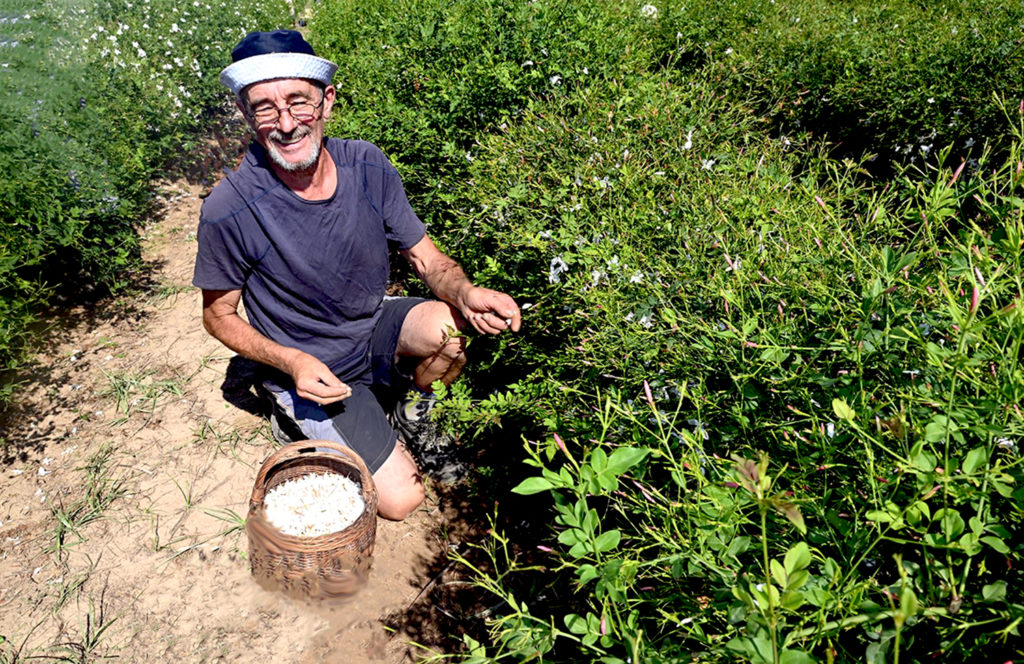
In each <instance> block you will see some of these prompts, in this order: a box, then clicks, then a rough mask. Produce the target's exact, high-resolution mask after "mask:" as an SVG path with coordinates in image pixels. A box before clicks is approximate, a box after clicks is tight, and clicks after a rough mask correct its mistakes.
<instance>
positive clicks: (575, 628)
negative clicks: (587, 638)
mask: <svg viewBox="0 0 1024 664" xmlns="http://www.w3.org/2000/svg"><path fill="white" fill-rule="evenodd" d="M563 621H564V622H565V627H566V629H568V630H569V631H570V632H571V633H573V634H586V633H587V621H586V619H585V618H583V616H580V615H577V614H575V613H570V614H568V615H567V616H565V618H564V619H563Z"/></svg>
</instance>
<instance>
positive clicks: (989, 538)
mask: <svg viewBox="0 0 1024 664" xmlns="http://www.w3.org/2000/svg"><path fill="white" fill-rule="evenodd" d="M981 541H982V542H984V543H985V544H988V545H989V546H990V547H992V548H993V549H995V550H996V551H998V552H999V553H1002V554H1007V553H1010V547H1008V546H1006V542H1004V541H1003V540H1001V539H1000V538H998V537H996V536H995V535H985V536H984V537H982V538H981Z"/></svg>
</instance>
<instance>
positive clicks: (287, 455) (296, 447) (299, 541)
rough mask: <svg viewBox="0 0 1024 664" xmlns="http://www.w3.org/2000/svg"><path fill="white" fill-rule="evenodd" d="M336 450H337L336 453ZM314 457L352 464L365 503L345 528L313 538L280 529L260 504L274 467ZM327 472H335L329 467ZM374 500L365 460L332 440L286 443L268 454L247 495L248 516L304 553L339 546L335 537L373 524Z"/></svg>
mask: <svg viewBox="0 0 1024 664" xmlns="http://www.w3.org/2000/svg"><path fill="white" fill-rule="evenodd" d="M318 447H321V448H329V449H331V450H332V451H331V452H321V451H319V450H317V449H316V448H318ZM335 452H337V454H336V453H335ZM317 457H320V458H323V459H327V460H331V461H340V462H343V463H348V464H349V465H350V466H354V467H355V469H356V470H357V471H358V472H359V483H360V494H361V495H362V497H363V502H364V506H363V512H362V514H360V515H359V516H358V517H356V520H355V521H353V522H352V523H351V524H349V526H348V527H346V528H344V529H342V530H338V531H335V532H333V533H327V534H324V535H315V536H313V537H301V536H298V535H288V534H286V533H283V532H281V530H280V529H278V528H276V527H275V526H274V525H273V524H271V523H270V521H269V520H268V519H267V517H266V509H265V506H264V504H263V499H264V497H266V485H267V480H268V479H269V478H270V477H271V476H272V474H273V471H274V470H275V469H276V468H278V467H279V466H281V465H283V464H285V463H287V462H288V461H294V460H298V461H301V460H310V459H316V458H317ZM327 472H335V471H333V470H328V471H327ZM377 500H378V498H377V488H376V486H375V485H374V482H373V476H372V475H371V474H370V469H369V468H368V467H367V466H366V463H365V462H364V461H363V460H362V458H360V457H359V455H358V454H356V453H355V452H353V451H352V450H350V449H349V448H347V447H345V446H344V445H341V444H339V443H335V442H334V441H330V440H303V441H299V442H296V443H289V444H288V445H285V446H284V447H282V448H281V449H279V450H277V451H276V452H274V453H273V454H271V455H270V457H268V458H267V460H266V461H264V462H263V465H262V466H261V467H260V471H259V473H258V474H257V476H256V482H255V483H254V484H253V489H252V495H251V496H250V498H249V515H248V518H249V519H258V520H259V521H260V522H261V523H262V524H263V525H265V526H266V527H267V528H269V529H270V530H272V531H273V532H274V535H275V538H278V539H279V542H280V543H281V544H283V545H286V546H287V547H288V548H289V549H290V550H295V551H306V552H310V551H320V550H324V549H330V548H334V547H336V546H338V544H339V542H337V541H336V540H339V539H341V540H346V539H348V538H349V536H350V535H352V534H353V533H360V532H362V531H364V530H366V529H367V528H368V527H371V526H376V519H377ZM342 543H344V542H342Z"/></svg>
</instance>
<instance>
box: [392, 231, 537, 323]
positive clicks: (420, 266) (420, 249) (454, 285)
mask: <svg viewBox="0 0 1024 664" xmlns="http://www.w3.org/2000/svg"><path fill="white" fill-rule="evenodd" d="M402 255H403V256H404V257H405V258H406V260H408V261H409V263H411V264H412V267H413V269H414V270H416V274H418V275H419V276H420V278H421V279H423V281H424V283H426V284H427V286H428V287H429V288H430V290H431V291H432V292H433V293H434V295H436V296H437V297H438V298H440V299H441V300H444V301H445V302H447V303H448V304H450V305H452V306H453V307H455V308H456V309H458V310H459V311H460V312H461V313H462V316H463V317H464V318H465V319H466V320H468V321H469V322H470V323H471V324H472V325H473V327H475V328H476V329H477V331H479V332H484V333H486V334H498V333H499V332H502V331H504V330H507V329H511V330H512V331H514V332H517V331H518V330H519V326H520V323H521V320H520V313H519V307H518V306H517V305H516V303H515V300H513V299H512V298H511V297H509V296H508V295H506V294H504V293H500V292H498V291H496V290H491V289H490V288H481V287H480V286H474V285H473V283H472V282H471V281H470V280H469V278H468V277H466V273H465V272H464V271H463V270H462V268H461V267H460V266H459V264H458V263H456V262H455V261H454V260H452V259H451V258H450V257H449V256H447V255H445V254H444V253H442V252H441V250H440V249H438V248H437V245H435V244H434V242H433V240H431V239H430V238H429V237H427V236H426V235H424V236H423V239H422V240H420V241H419V242H417V243H416V244H415V245H414V246H413V247H411V248H410V249H406V250H405V251H403V252H402Z"/></svg>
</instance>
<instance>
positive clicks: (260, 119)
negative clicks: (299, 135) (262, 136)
mask: <svg viewBox="0 0 1024 664" xmlns="http://www.w3.org/2000/svg"><path fill="white" fill-rule="evenodd" d="M325 96H326V95H325ZM324 98H325V97H321V98H320V103H319V104H311V103H309V102H308V101H301V102H298V103H295V104H288V105H287V106H285V107H284V108H283V109H279V108H278V107H276V106H262V107H260V108H257V109H255V110H252V111H250V112H249V116H250V117H251V118H252V119H253V120H254V121H255V122H256V124H258V125H260V126H265V125H271V124H277V121H278V120H280V119H281V112H282V111H287V112H288V115H290V116H292V120H295V121H296V122H309V121H310V120H312V119H313V118H315V117H316V111H317V109H318V108H320V107H321V106H323V105H324Z"/></svg>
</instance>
